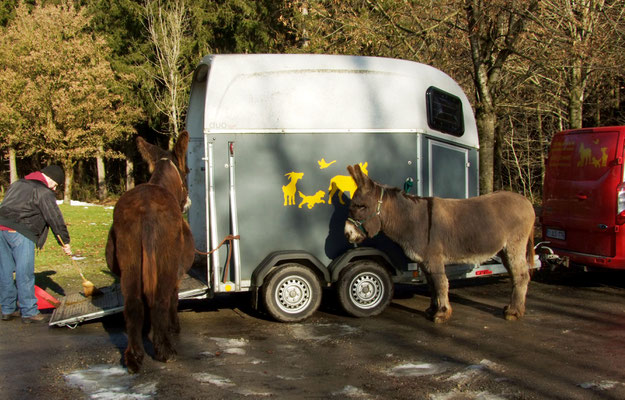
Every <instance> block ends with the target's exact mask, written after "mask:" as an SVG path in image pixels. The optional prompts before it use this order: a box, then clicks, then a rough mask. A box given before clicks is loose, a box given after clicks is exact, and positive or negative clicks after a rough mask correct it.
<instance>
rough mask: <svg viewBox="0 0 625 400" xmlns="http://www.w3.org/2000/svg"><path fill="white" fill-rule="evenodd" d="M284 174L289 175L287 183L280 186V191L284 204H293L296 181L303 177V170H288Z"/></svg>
mask: <svg viewBox="0 0 625 400" xmlns="http://www.w3.org/2000/svg"><path fill="white" fill-rule="evenodd" d="M284 176H288V177H289V183H288V185H286V186H282V193H284V205H285V206H287V205H289V206H293V205H295V192H297V187H296V185H297V181H299V180H300V179H302V178H303V177H304V173H303V172H288V173H286V174H284Z"/></svg>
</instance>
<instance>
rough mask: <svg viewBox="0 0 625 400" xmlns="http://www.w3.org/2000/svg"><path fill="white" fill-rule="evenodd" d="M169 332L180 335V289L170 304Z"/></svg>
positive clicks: (173, 294) (175, 292) (176, 291)
mask: <svg viewBox="0 0 625 400" xmlns="http://www.w3.org/2000/svg"><path fill="white" fill-rule="evenodd" d="M169 321H170V322H169V331H170V332H172V333H180V320H179V319H178V289H176V290H175V291H174V293H172V295H171V300H170V302H169Z"/></svg>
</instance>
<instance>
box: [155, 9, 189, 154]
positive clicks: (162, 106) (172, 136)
mask: <svg viewBox="0 0 625 400" xmlns="http://www.w3.org/2000/svg"><path fill="white" fill-rule="evenodd" d="M188 13H189V11H188V9H187V4H186V2H185V1H184V0H172V1H169V2H166V3H165V4H163V3H162V2H161V1H160V0H156V1H152V0H146V1H145V14H146V29H147V32H148V35H149V38H150V41H151V43H152V45H153V48H154V59H153V61H152V68H151V69H150V70H152V71H154V75H153V79H154V81H155V82H157V85H155V86H154V89H155V90H154V91H155V93H154V94H153V95H152V101H153V103H154V105H155V106H156V108H157V109H158V110H159V111H160V112H161V113H163V114H165V115H166V116H167V122H168V123H167V127H168V129H167V132H168V133H169V148H170V149H171V148H173V145H174V143H175V142H176V140H177V138H178V134H179V133H180V129H181V127H182V124H183V122H184V120H183V111H182V110H183V109H184V106H185V103H186V101H187V94H188V91H189V85H188V79H186V80H185V77H184V76H183V60H184V59H183V50H184V48H185V47H187V44H186V42H188V41H189V33H188V28H189V15H188Z"/></svg>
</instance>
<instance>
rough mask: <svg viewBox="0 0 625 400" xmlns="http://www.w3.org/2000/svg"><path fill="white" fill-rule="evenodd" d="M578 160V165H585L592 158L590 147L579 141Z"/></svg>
mask: <svg viewBox="0 0 625 400" xmlns="http://www.w3.org/2000/svg"><path fill="white" fill-rule="evenodd" d="M578 151H579V161H578V162H577V166H578V167H585V166H586V165H588V164H590V162H591V160H592V149H591V148H586V146H584V143H580V145H579V150H578Z"/></svg>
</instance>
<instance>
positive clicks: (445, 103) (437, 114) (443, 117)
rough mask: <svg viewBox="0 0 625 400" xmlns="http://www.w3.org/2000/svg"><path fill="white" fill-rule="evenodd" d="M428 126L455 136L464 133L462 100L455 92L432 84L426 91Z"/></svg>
mask: <svg viewBox="0 0 625 400" xmlns="http://www.w3.org/2000/svg"><path fill="white" fill-rule="evenodd" d="M425 97H426V103H427V112H428V126H429V127H430V128H432V129H435V130H437V131H440V132H443V133H448V134H450V135H454V136H462V134H463V133H464V116H463V114H462V101H461V100H460V99H459V98H458V97H456V96H454V95H453V94H450V93H447V92H445V91H443V90H440V89H437V88H435V87H433V86H430V87H429V88H428V90H427V91H426V92H425Z"/></svg>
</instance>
